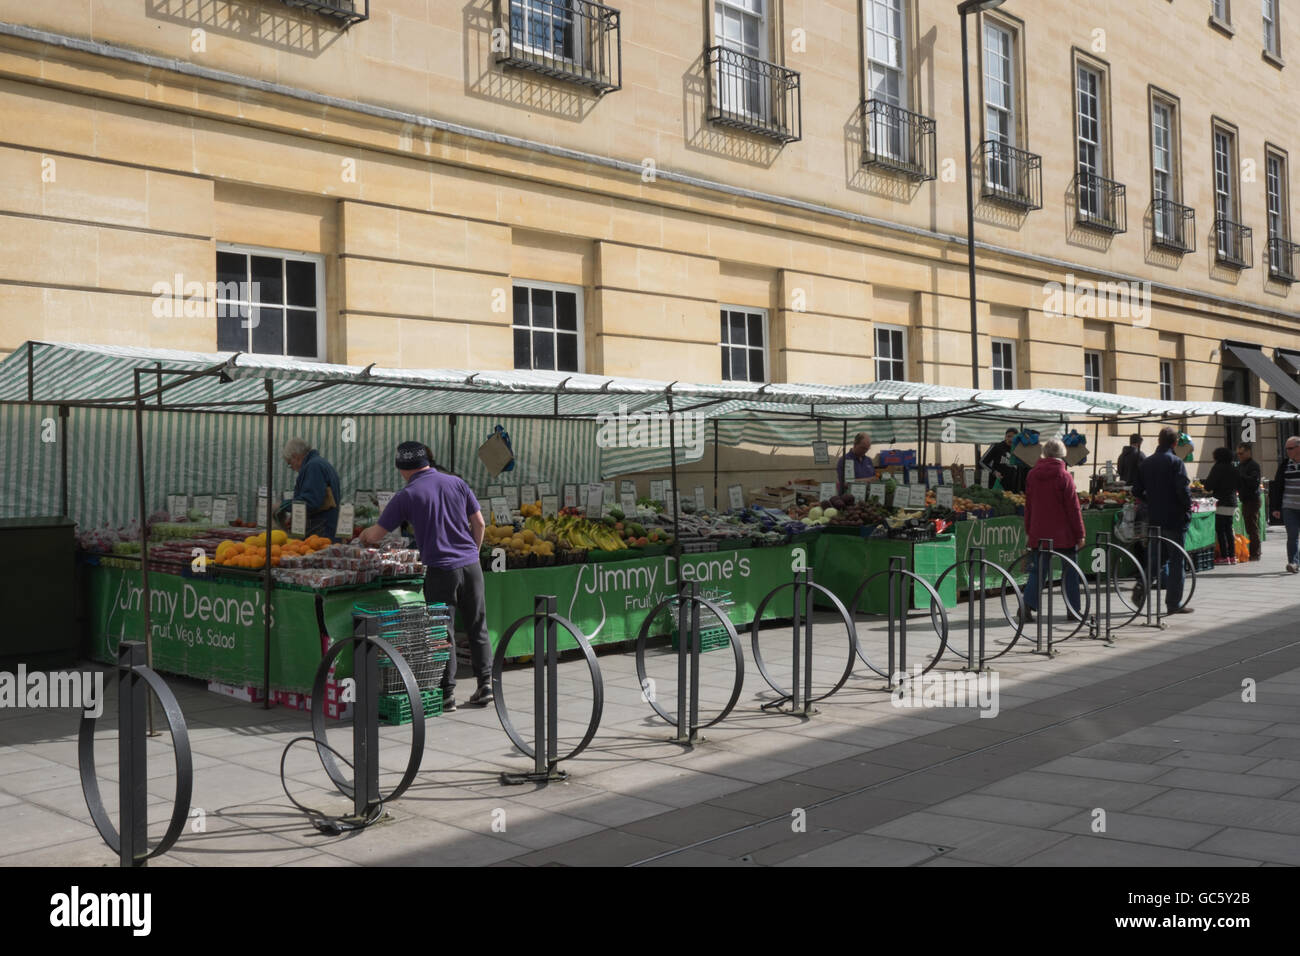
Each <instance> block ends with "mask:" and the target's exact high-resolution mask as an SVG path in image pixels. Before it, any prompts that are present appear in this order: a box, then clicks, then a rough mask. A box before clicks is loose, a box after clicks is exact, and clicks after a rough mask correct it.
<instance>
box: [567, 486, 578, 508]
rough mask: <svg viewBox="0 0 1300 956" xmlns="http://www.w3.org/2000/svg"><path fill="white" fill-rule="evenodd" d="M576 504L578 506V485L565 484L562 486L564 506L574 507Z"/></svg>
mask: <svg viewBox="0 0 1300 956" xmlns="http://www.w3.org/2000/svg"><path fill="white" fill-rule="evenodd" d="M577 506H578V486H577V485H565V486H564V507H566V508H576V507H577Z"/></svg>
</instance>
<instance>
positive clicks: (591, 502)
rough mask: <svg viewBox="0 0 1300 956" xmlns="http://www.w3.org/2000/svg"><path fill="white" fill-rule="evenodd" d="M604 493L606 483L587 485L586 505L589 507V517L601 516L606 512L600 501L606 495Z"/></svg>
mask: <svg viewBox="0 0 1300 956" xmlns="http://www.w3.org/2000/svg"><path fill="white" fill-rule="evenodd" d="M604 494H605V486H604V485H602V484H591V485H587V501H586V507H587V517H588V518H600V517H603V516H604V513H603V512H602V511H601V509H600V502H601V499H602V498H603V497H604Z"/></svg>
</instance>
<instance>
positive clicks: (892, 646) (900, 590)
mask: <svg viewBox="0 0 1300 956" xmlns="http://www.w3.org/2000/svg"><path fill="white" fill-rule="evenodd" d="M906 565H907V559H906V558H904V557H903V556H902V555H893V556H891V557H890V559H889V567H888V568H886V569H885V570H883V571H877V572H876V573H875V574H873V575H871V576H870V577H868V578H867V579H866V580H865V581H863V582H862V583H861V584H860V585H858V589H857V591H855V592H854V593H853V601H852V602H851V603H850V604H849V615H850V618H851V619H852V620H854V621H856V620H857V616H858V605H859V604H860V603H861V602H862V598H863V597H864V596H865V595H866V593H867V589H868V588H869V587H871V582H873V581H874V580H876V578H878V577H880V576H881V575H887V576H888V578H887V580H888V584H889V588H888V592H889V598H888V611H887V613H888V616H889V670H888V673H882V672H881V670H880V668H879V667H877V666H876V665H875V664H873V663H872V662H871V659H870V658H869V657H868V656H867V653H866V651H864V650H863V649H862V641H861V640H858V641H857V654H858V657H859V658H860V659H861V660H862V663H864V664H866V665H867V667H869V668H871V670H872V671H873V672H874V673H876V674H877V675H879V676H880V677H883V678H885V681H886V689H887V690H889V691H891V692H892V691H893V690H894V689H895V687H897V686H898V685H896V684H895V683H894V678H895V677H896V676H898V675H900V674H903V675H905V674H906V671H907V608H908V605H909V604H910V603H911V602H910V600H909V599H908V586H907V585H906V583H905V582H906V581H907V580H909V579H910V580H912V581H915V582H916V583H917V584H920V585H922V586H923V587H924V588H925V589H926V591H928V592H929V594H930V621H931V623H932V624H934V625H935V632H936V633H937V634H938V636H939V650H938V652H936V653H935V655H934V657H933V658H932V659H931V660H930V663H929V664H928V665H926V667H925V669H924V670H922V671H921V673H922V674H928V673H929V672H930V671H931V670H933V669H934V665H935V664H937V663H939V658H941V657H943V652H944V650H945V649H946V648H947V646H948V612H947V610H946V609H945V608H944V606H943V599H942V598H940V597H939V592H938V591H936V590H935V588H934V586H933V585H931V584H930V582H929V581H927V580H925V578H923V577H921V576H920V575H918V574H916V573H915V572H913V571H909V570H907V567H906ZM936 608H937V610H938V615H939V617H938V620H937V621H936V618H935V612H936ZM895 663H897V669H895Z"/></svg>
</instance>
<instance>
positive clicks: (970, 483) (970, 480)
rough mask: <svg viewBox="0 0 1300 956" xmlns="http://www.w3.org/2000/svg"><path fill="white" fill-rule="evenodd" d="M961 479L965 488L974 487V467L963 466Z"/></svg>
mask: <svg viewBox="0 0 1300 956" xmlns="http://www.w3.org/2000/svg"><path fill="white" fill-rule="evenodd" d="M961 480H962V484H963V485H965V486H966V487H967V488H974V487H975V469H974V468H963V469H962V470H961Z"/></svg>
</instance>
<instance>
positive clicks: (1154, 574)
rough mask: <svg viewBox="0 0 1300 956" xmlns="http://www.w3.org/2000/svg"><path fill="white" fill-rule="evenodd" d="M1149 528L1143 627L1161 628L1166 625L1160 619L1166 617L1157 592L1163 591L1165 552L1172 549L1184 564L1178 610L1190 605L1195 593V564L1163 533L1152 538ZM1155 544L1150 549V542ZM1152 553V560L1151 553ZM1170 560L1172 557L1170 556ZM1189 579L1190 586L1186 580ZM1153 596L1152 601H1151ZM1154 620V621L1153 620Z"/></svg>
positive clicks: (1175, 542) (1183, 550)
mask: <svg viewBox="0 0 1300 956" xmlns="http://www.w3.org/2000/svg"><path fill="white" fill-rule="evenodd" d="M1150 528H1151V526H1150V525H1148V526H1147V529H1148V530H1147V548H1146V568H1147V570H1146V585H1147V588H1146V590H1144V592H1143V600H1144V601H1145V602H1146V609H1147V619H1146V623H1145V624H1144V625H1143V626H1144V627H1158V628H1163V627H1166V626H1167V625H1165V624H1163V623H1162V622H1161V620H1160V619H1161V617H1164V616H1167V615H1162V614H1161V613H1160V597H1159V594H1158V592H1160V591H1162V590H1164V588H1163V587H1162V585H1161V582H1162V581H1163V580H1164V577H1165V575H1164V573H1163V569H1164V564H1165V550H1166V548H1167V547H1168V548H1172V549H1173V550H1175V551H1177V552H1178V553H1179V554H1181V555H1182V556H1183V561H1184V562H1185V566H1184V570H1183V600H1182V601H1181V602H1180V603H1179V605H1178V607H1179V608H1184V607H1187V605H1188V604H1189V603H1191V600H1192V595H1193V594H1195V593H1196V562H1195V561H1193V560H1192V556H1191V555H1190V554H1188V553H1187V551H1186V549H1185V548H1184V547H1183V546H1182V545H1181V544H1179V543H1178V542H1177V541H1175V540H1174V539H1173V538H1166V537H1165V535H1164V533H1163V532H1160V531H1157V532H1156V534H1155V535H1154V537H1153V536H1152V535H1151V532H1150ZM1153 540H1154V541H1155V542H1156V546H1155V547H1154V548H1152V547H1151V542H1152V541H1153ZM1153 552H1154V560H1153V557H1152V553H1153ZM1171 559H1172V556H1171ZM1189 577H1190V579H1191V580H1190V585H1189V581H1188V578H1189ZM1153 593H1154V594H1155V598H1154V600H1153V599H1152V595H1153ZM1152 605H1154V611H1155V613H1154V615H1153V614H1152ZM1153 618H1154V620H1153Z"/></svg>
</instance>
